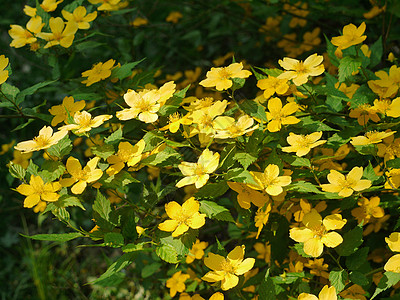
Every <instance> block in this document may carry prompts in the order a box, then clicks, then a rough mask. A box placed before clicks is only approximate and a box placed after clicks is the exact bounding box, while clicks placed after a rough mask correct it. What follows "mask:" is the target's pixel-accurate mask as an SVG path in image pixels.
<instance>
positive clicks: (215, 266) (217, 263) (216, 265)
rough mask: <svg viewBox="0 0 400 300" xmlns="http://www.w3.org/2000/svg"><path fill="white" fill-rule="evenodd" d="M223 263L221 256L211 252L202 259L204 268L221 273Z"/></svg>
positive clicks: (223, 259)
mask: <svg viewBox="0 0 400 300" xmlns="http://www.w3.org/2000/svg"><path fill="white" fill-rule="evenodd" d="M224 262H225V258H224V257H223V256H221V255H218V254H214V253H211V252H210V253H208V256H206V257H205V258H204V264H205V265H206V267H207V268H209V269H211V270H214V271H221V270H222V268H221V267H222V263H224Z"/></svg>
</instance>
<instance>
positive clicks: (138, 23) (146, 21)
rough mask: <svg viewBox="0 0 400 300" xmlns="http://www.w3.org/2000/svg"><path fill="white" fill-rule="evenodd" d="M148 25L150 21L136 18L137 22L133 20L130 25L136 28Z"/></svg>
mask: <svg viewBox="0 0 400 300" xmlns="http://www.w3.org/2000/svg"><path fill="white" fill-rule="evenodd" d="M148 23H149V20H148V19H145V18H142V17H136V18H135V20H133V21H132V22H131V23H130V24H131V25H132V26H134V27H140V26H143V25H147V24H148Z"/></svg>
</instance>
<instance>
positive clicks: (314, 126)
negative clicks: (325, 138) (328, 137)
mask: <svg viewBox="0 0 400 300" xmlns="http://www.w3.org/2000/svg"><path fill="white" fill-rule="evenodd" d="M294 126H295V127H297V128H301V129H303V130H306V131H310V132H315V131H339V130H337V129H333V128H332V127H329V126H328V125H326V124H324V123H322V122H321V121H316V120H314V119H313V118H312V117H310V116H308V117H304V118H301V122H299V123H297V124H295V125H294Z"/></svg>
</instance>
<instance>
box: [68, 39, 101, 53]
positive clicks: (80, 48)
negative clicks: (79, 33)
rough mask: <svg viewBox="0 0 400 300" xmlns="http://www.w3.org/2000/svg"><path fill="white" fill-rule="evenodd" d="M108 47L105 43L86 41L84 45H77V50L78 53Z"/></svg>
mask: <svg viewBox="0 0 400 300" xmlns="http://www.w3.org/2000/svg"><path fill="white" fill-rule="evenodd" d="M103 45H106V44H105V43H99V42H95V41H84V42H82V43H78V44H76V45H75V47H76V50H78V52H82V51H84V50H87V49H94V48H97V47H100V46H103Z"/></svg>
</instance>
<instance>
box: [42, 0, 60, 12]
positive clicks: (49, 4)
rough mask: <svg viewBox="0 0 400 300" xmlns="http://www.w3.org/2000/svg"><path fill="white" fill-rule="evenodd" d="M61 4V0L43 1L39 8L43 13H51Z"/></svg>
mask: <svg viewBox="0 0 400 300" xmlns="http://www.w3.org/2000/svg"><path fill="white" fill-rule="evenodd" d="M61 2H63V0H58V1H57V0H43V2H42V4H40V7H41V8H43V10H44V11H45V12H52V11H55V10H56V8H57V5H58V4H60V3H61Z"/></svg>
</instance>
